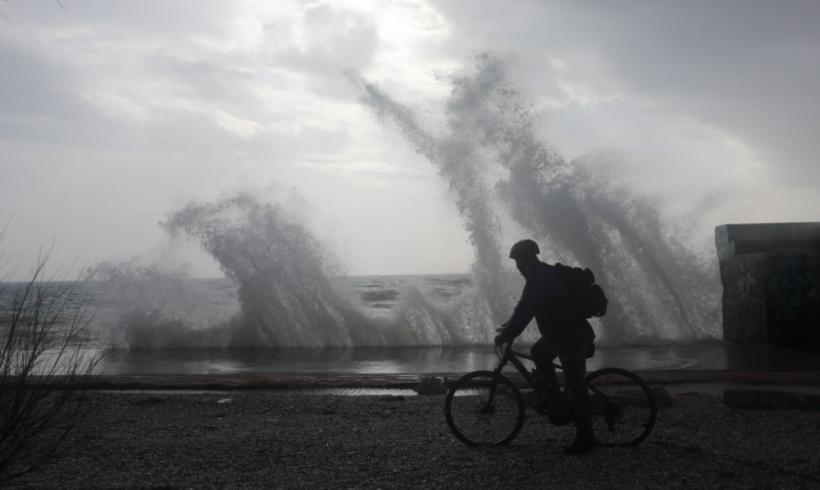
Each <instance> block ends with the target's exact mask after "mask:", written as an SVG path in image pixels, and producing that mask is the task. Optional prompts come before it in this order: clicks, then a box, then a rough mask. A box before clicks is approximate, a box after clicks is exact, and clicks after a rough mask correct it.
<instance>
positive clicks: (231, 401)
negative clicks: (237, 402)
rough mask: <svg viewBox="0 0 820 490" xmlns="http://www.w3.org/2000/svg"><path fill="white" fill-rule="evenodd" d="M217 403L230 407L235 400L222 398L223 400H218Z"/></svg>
mask: <svg viewBox="0 0 820 490" xmlns="http://www.w3.org/2000/svg"><path fill="white" fill-rule="evenodd" d="M216 403H218V404H219V405H229V404H231V403H233V398H222V399H221V400H217V402H216Z"/></svg>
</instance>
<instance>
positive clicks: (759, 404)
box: [723, 388, 820, 410]
mask: <svg viewBox="0 0 820 490" xmlns="http://www.w3.org/2000/svg"><path fill="white" fill-rule="evenodd" d="M723 403H724V404H725V405H727V406H729V407H734V408H792V409H802V410H820V395H818V394H814V393H803V392H798V391H783V390H761V389H754V388H733V389H727V390H724V392H723Z"/></svg>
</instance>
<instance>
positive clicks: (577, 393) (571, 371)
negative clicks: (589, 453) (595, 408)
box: [561, 357, 595, 446]
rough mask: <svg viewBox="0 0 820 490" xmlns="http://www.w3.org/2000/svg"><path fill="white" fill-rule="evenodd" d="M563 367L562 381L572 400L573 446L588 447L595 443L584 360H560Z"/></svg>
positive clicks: (576, 358) (578, 358)
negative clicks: (573, 421)
mask: <svg viewBox="0 0 820 490" xmlns="http://www.w3.org/2000/svg"><path fill="white" fill-rule="evenodd" d="M561 365H562V366H563V367H564V379H565V380H566V383H567V391H568V392H569V396H570V397H571V400H572V409H573V417H574V418H575V427H576V434H575V443H573V444H574V445H585V446H590V445H593V444H594V443H595V436H594V434H593V432H592V414H591V409H590V405H589V393H587V387H586V381H584V378H585V377H586V359H584V358H583V357H572V358H565V359H561Z"/></svg>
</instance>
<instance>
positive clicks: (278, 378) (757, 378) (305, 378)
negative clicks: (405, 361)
mask: <svg viewBox="0 0 820 490" xmlns="http://www.w3.org/2000/svg"><path fill="white" fill-rule="evenodd" d="M634 372H635V373H636V374H638V375H639V376H640V377H641V378H643V379H644V380H645V381H646V382H647V383H648V384H651V385H662V386H663V385H676V384H704V383H705V384H711V383H716V384H745V385H768V386H776V385H789V386H820V371H815V370H810V371H806V370H695V369H666V370H635V371H634ZM464 374H466V373H465V372H457V373H453V372H449V373H420V374H350V373H335V372H325V373H313V372H311V373H279V374H191V375H178V374H145V375H110V374H92V375H89V376H87V377H84V378H83V379H82V380H80V381H78V382H77V383H76V384H73V385H72V387H74V388H77V389H89V390H139V389H145V390H166V389H167V390H185V389H192V390H223V391H224V390H300V389H306V388H390V389H413V388H414V387H416V386H417V385H418V384H419V382H420V381H421V380H422V379H425V378H438V379H439V380H441V381H443V382H444V383H445V384H446V383H448V382H452V381H455V380H456V379H458V378H460V377H461V376H463V375H464ZM504 374H505V376H508V377H509V378H510V379H511V380H512V381H513V382H515V383H516V384H518V385H523V384H524V383H523V379H522V378H521V376H520V374H519V373H517V372H512V371H505V372H504ZM32 384H34V385H36V384H37V379H36V377H34V378H33V383H32Z"/></svg>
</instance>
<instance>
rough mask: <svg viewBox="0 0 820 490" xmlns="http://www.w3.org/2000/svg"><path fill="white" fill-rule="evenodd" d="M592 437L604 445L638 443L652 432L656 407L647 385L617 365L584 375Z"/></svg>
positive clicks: (656, 414)
mask: <svg viewBox="0 0 820 490" xmlns="http://www.w3.org/2000/svg"><path fill="white" fill-rule="evenodd" d="M586 382H587V389H588V391H589V398H590V406H591V409H592V424H593V428H594V430H595V437H596V439H598V442H599V443H600V444H602V445H604V446H637V445H638V444H640V443H641V442H642V441H643V440H644V439H646V438H647V437H648V436H649V433H650V432H652V428H653V427H654V426H655V421H656V419H657V417H658V407H657V404H656V402H655V397H654V396H653V395H652V390H650V389H649V385H647V384H646V382H644V380H642V379H641V378H640V377H638V375H636V374H635V373H632V372H630V371H627V370H625V369H620V368H604V369H600V370H598V371H594V372H592V373H590V374H589V375H588V376H587V377H586Z"/></svg>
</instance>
